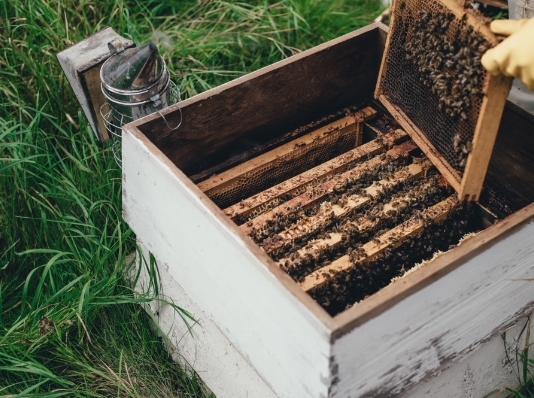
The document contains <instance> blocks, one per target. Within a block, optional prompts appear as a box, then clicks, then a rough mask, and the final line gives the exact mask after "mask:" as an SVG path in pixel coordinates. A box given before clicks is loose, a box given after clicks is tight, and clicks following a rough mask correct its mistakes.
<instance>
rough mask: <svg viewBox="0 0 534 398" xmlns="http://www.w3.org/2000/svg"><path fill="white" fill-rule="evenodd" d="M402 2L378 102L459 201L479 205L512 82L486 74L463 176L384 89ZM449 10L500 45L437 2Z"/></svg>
mask: <svg viewBox="0 0 534 398" xmlns="http://www.w3.org/2000/svg"><path fill="white" fill-rule="evenodd" d="M399 1H400V0H394V1H393V6H392V9H393V12H392V20H391V24H390V32H389V34H388V38H387V41H386V47H385V51H384V54H383V58H382V64H381V66H380V72H379V76H378V80H377V86H376V90H375V98H376V99H378V100H379V101H380V102H381V103H382V104H383V105H384V106H385V107H386V108H387V110H388V111H389V112H390V113H391V114H392V116H393V117H394V118H395V119H396V120H397V122H399V124H400V125H401V126H402V127H403V128H404V129H405V130H406V132H407V133H408V134H409V135H410V136H411V138H412V139H413V140H414V141H415V143H416V144H417V145H418V146H419V147H420V148H421V150H422V151H423V152H424V153H425V155H427V156H428V158H429V159H430V160H431V161H432V163H433V164H434V165H435V166H436V168H437V169H438V170H439V171H440V172H441V173H442V174H443V175H444V176H445V178H446V179H447V181H448V182H449V183H450V184H451V186H452V187H453V188H454V189H455V191H456V192H457V193H458V198H459V199H460V200H469V201H477V200H479V198H480V193H481V191H482V185H483V183H484V178H485V176H486V171H487V169H488V165H489V161H490V158H491V153H492V151H493V146H494V144H495V140H496V138H497V131H498V129H499V125H500V120H501V116H502V113H503V111H504V106H505V104H506V97H507V96H508V92H509V91H510V87H511V84H512V78H510V77H506V76H493V75H491V74H490V73H487V74H486V79H485V83H484V98H483V100H482V106H481V108H480V113H479V117H478V120H477V125H476V128H475V132H474V136H473V141H472V143H473V148H472V151H471V152H470V154H469V156H468V158H467V164H466V166H465V170H464V173H463V176H460V174H459V173H458V171H457V170H456V169H454V168H453V167H452V166H451V165H450V164H449V162H447V160H446V159H445V158H444V157H443V156H442V155H441V154H440V153H439V151H438V150H437V148H436V147H435V146H434V145H433V144H432V143H431V142H430V140H429V139H428V138H427V136H426V135H425V134H424V133H423V132H422V131H421V130H420V129H419V128H418V127H417V126H416V125H415V123H413V122H412V121H411V120H410V118H409V117H408V116H407V115H406V114H405V113H404V112H403V110H402V109H401V108H400V107H399V106H397V105H396V104H394V103H392V102H390V101H389V100H388V99H387V98H386V96H385V95H384V94H383V90H382V87H381V81H382V76H384V75H385V74H386V73H387V70H386V69H387V68H386V58H387V56H388V53H389V48H390V42H391V38H392V35H393V34H392V32H394V31H395V12H394V10H395V9H396V7H398V6H399ZM438 1H440V2H441V4H442V5H443V6H445V7H446V8H448V9H449V10H450V11H451V12H452V13H453V14H454V15H455V16H456V17H457V18H459V19H462V18H465V19H466V21H467V23H468V24H469V25H470V26H471V27H472V28H473V29H474V30H475V31H476V32H477V33H479V34H481V35H482V36H483V37H484V38H485V39H486V40H487V41H488V42H489V43H490V44H491V45H493V46H495V45H497V44H498V40H497V37H496V36H495V35H494V34H493V33H492V32H491V31H490V29H489V27H488V26H487V25H486V24H484V23H483V21H480V20H479V19H478V18H477V17H476V16H475V15H473V14H472V13H469V12H467V10H465V9H464V8H463V7H462V6H461V5H459V4H458V3H456V2H455V1H454V0H438Z"/></svg>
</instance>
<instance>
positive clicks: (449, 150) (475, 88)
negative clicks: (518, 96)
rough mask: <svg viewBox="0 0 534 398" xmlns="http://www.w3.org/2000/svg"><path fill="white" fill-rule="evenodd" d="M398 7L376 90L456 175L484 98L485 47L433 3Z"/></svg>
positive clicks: (409, 1)
mask: <svg viewBox="0 0 534 398" xmlns="http://www.w3.org/2000/svg"><path fill="white" fill-rule="evenodd" d="M399 4H400V5H399V6H398V7H397V8H396V13H395V21H394V24H393V26H392V36H391V42H390V45H389V50H388V55H387V59H386V63H387V67H386V68H385V71H386V72H385V74H384V75H383V76H382V78H381V83H380V85H381V89H382V90H383V93H384V95H385V96H386V97H388V98H389V100H390V101H391V102H392V103H394V104H396V105H397V106H399V107H400V108H401V109H402V110H403V111H404V113H405V114H406V115H407V116H408V117H409V118H410V120H411V121H412V122H414V123H415V124H416V125H417V126H418V128H419V129H420V130H421V131H422V132H423V134H425V135H426V136H427V137H428V138H429V140H430V141H431V142H432V144H433V145H434V146H435V147H436V149H437V150H438V151H439V152H440V154H442V155H443V156H444V157H445V159H446V160H447V162H449V164H450V165H451V166H452V167H454V168H455V169H456V170H457V171H458V172H459V173H460V174H461V173H463V171H464V168H465V165H466V163H467V157H468V155H469V152H470V150H471V145H470V143H471V142H472V140H473V135H474V131H475V127H476V124H477V120H478V116H479V113H480V110H481V105H482V100H483V97H484V83H485V80H486V76H487V72H486V71H485V69H484V68H483V67H482V65H481V63H480V60H481V57H482V55H483V54H484V53H485V52H486V51H487V50H488V49H489V48H490V47H491V44H490V43H489V42H488V41H487V40H486V39H485V38H484V37H483V36H482V35H481V34H479V33H477V32H476V31H475V30H474V29H473V28H472V26H471V25H470V24H469V22H468V21H467V19H466V17H465V16H464V18H461V19H460V18H457V17H455V15H454V14H453V13H452V12H451V11H449V9H448V8H447V7H445V6H443V5H442V4H441V2H439V1H437V0H404V1H403V2H400V3H399ZM469 14H476V11H475V10H469ZM465 15H467V14H465ZM455 136H459V137H460V139H459V140H458V138H456V140H457V145H456V147H454V142H455ZM466 151H467V154H466V153H465V152H466Z"/></svg>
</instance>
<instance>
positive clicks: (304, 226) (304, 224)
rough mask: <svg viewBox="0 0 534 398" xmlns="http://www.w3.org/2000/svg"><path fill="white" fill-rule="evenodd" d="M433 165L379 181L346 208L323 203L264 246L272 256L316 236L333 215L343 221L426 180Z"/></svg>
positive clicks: (410, 167) (352, 198)
mask: <svg viewBox="0 0 534 398" xmlns="http://www.w3.org/2000/svg"><path fill="white" fill-rule="evenodd" d="M430 166H431V163H430V162H422V163H412V164H410V165H408V166H406V167H404V168H402V169H401V170H399V171H397V172H395V173H394V174H393V175H392V176H391V177H390V178H386V179H383V180H380V181H377V182H375V183H374V184H373V185H371V186H369V187H367V188H365V189H364V192H365V193H364V194H362V195H351V196H348V197H347V198H346V202H345V203H343V204H342V205H340V204H331V203H323V204H321V207H320V209H319V211H318V212H317V214H314V215H313V216H310V217H305V218H303V219H300V220H299V221H298V222H297V223H296V224H294V225H292V226H291V227H289V228H287V229H286V230H284V231H282V232H280V233H279V234H277V235H275V236H274V237H273V238H268V239H266V240H264V241H263V242H262V243H261V245H260V246H261V247H263V250H265V251H266V252H267V253H271V252H273V251H275V250H277V249H279V248H280V247H282V246H283V245H284V244H287V243H289V242H291V241H292V240H294V239H298V238H303V237H306V236H309V235H313V234H314V233H317V232H318V231H319V230H321V229H322V228H324V226H325V225H327V224H328V222H329V220H330V219H331V217H332V214H333V215H334V217H335V218H336V219H337V220H343V219H344V218H345V217H348V216H349V215H350V214H351V213H352V212H354V211H355V210H357V209H359V208H361V207H363V206H365V205H366V204H368V203H369V202H371V201H372V200H373V199H375V198H376V197H378V196H379V195H381V194H382V193H383V192H384V191H385V190H387V189H390V188H392V187H394V186H397V185H399V184H402V183H404V182H407V181H410V180H412V179H415V178H418V177H422V176H423V174H424V173H425V170H426V169H428V168H429V167H430Z"/></svg>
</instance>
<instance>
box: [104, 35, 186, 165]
mask: <svg viewBox="0 0 534 398" xmlns="http://www.w3.org/2000/svg"><path fill="white" fill-rule="evenodd" d="M108 46H109V48H110V51H111V52H112V53H114V55H113V56H112V57H110V58H109V59H108V60H107V61H106V62H105V63H104V64H103V65H102V68H101V69H100V80H101V83H102V93H103V94H104V96H105V97H106V99H107V104H104V105H103V106H102V108H101V110H100V111H101V114H102V116H103V118H104V120H105V121H106V127H107V128H108V131H109V132H110V133H111V134H112V135H113V136H114V137H113V143H112V149H113V154H114V156H115V160H116V161H117V164H118V165H119V166H120V165H121V152H120V151H121V146H120V139H121V133H122V126H123V125H125V124H127V123H130V122H132V121H134V120H136V119H139V118H141V117H143V116H147V115H150V114H151V113H154V112H158V111H160V110H162V109H163V108H166V107H167V106H169V105H172V104H173V103H175V102H177V101H178V100H179V94H178V95H177V94H176V93H177V89H176V86H175V85H174V83H173V82H172V81H171V79H170V76H169V71H168V70H167V66H166V65H165V61H164V60H163V58H161V56H160V55H159V53H158V47H157V46H156V45H155V44H154V43H150V44H147V45H145V46H143V47H137V48H129V49H127V50H124V49H123V47H122V46H121V45H120V43H113V42H112V43H109V44H108Z"/></svg>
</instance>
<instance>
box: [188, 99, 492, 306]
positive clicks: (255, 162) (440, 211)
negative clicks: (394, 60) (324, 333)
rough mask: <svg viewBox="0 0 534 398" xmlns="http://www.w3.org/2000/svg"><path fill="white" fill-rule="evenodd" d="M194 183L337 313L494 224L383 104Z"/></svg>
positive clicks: (306, 289) (286, 270)
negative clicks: (459, 194)
mask: <svg viewBox="0 0 534 398" xmlns="http://www.w3.org/2000/svg"><path fill="white" fill-rule="evenodd" d="M276 170H278V171H277V172H275V171H276ZM197 185H198V186H199V187H200V188H201V189H202V190H203V191H204V192H205V193H206V194H207V195H208V196H209V197H210V198H211V199H212V200H213V201H214V202H215V203H216V204H217V205H219V206H220V207H221V208H222V209H223V210H224V212H225V213H226V215H227V216H228V217H230V218H231V219H232V220H233V221H234V222H236V224H237V225H239V228H240V229H241V230H242V231H243V232H244V233H245V234H247V235H248V236H250V237H251V238H252V239H253V240H254V241H255V242H256V243H257V244H258V245H259V246H260V247H261V248H262V249H263V250H264V251H265V252H266V253H267V254H268V255H269V256H270V257H271V258H272V259H273V261H274V262H275V263H276V264H277V265H278V266H279V267H280V268H281V269H283V270H284V271H285V272H287V274H288V275H289V276H291V277H292V278H293V279H294V280H295V281H296V282H297V283H298V284H299V285H300V287H301V288H302V289H303V290H305V291H306V292H308V293H309V294H310V295H311V296H312V297H313V298H314V299H315V300H316V301H317V302H318V303H319V304H320V305H321V306H322V307H323V308H324V309H325V310H326V311H327V312H328V313H329V314H331V315H332V316H333V315H336V314H338V313H340V312H342V311H344V310H345V309H346V308H348V307H350V306H352V305H354V304H355V303H357V302H359V301H361V300H363V299H365V297H367V296H369V295H371V294H374V293H376V292H377V291H379V290H380V289H382V288H383V287H385V286H387V285H389V284H390V283H391V281H392V280H393V279H395V278H398V277H402V276H403V275H404V274H405V273H406V272H408V271H409V270H411V269H413V268H414V267H415V266H416V265H418V264H420V263H421V262H424V261H426V260H429V259H431V258H432V257H433V256H435V255H436V254H439V253H440V252H444V251H447V250H449V249H450V248H451V247H454V246H455V245H457V244H458V243H459V241H460V240H461V239H462V238H463V237H464V236H466V235H467V234H469V233H473V232H476V231H479V230H481V229H483V228H485V227H487V226H489V225H491V223H492V222H494V221H495V218H494V216H493V215H492V214H491V213H490V212H488V211H487V210H485V209H484V208H483V207H481V206H480V205H478V204H476V203H473V204H463V203H459V202H458V201H457V199H456V195H455V192H454V191H453V189H452V188H451V187H450V186H449V185H448V183H447V182H446V180H445V179H444V178H443V177H442V176H441V175H440V174H439V173H438V172H437V170H436V169H435V168H434V167H433V166H432V164H431V163H430V162H429V161H428V159H426V157H425V156H424V155H423V154H422V152H421V151H420V150H419V148H418V147H417V146H416V145H415V144H414V143H413V141H411V140H410V139H409V137H408V135H407V134H406V133H405V132H404V131H403V130H402V129H400V128H399V126H398V125H397V124H396V122H395V121H394V120H393V119H392V118H391V117H390V116H389V115H388V114H387V113H386V112H385V111H383V110H382V109H380V108H379V107H378V105H377V104H374V105H373V106H372V107H362V108H361V109H360V110H359V111H357V112H355V113H353V112H352V111H347V114H346V115H345V117H342V118H340V119H338V120H336V121H333V122H330V123H329V124H328V125H325V126H322V127H319V128H314V129H313V131H309V132H306V133H305V134H303V135H302V136H300V137H299V138H296V139H293V140H289V141H288V142H285V143H283V144H282V145H281V146H279V147H278V148H275V149H273V150H271V151H268V152H266V153H264V154H262V155H260V156H257V157H255V158H253V159H250V160H248V161H246V162H244V163H242V164H240V165H238V166H235V167H232V168H230V169H229V170H226V171H222V172H220V173H219V174H217V175H214V176H211V177H210V178H208V179H206V180H204V181H201V182H199V183H198V184H197Z"/></svg>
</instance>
